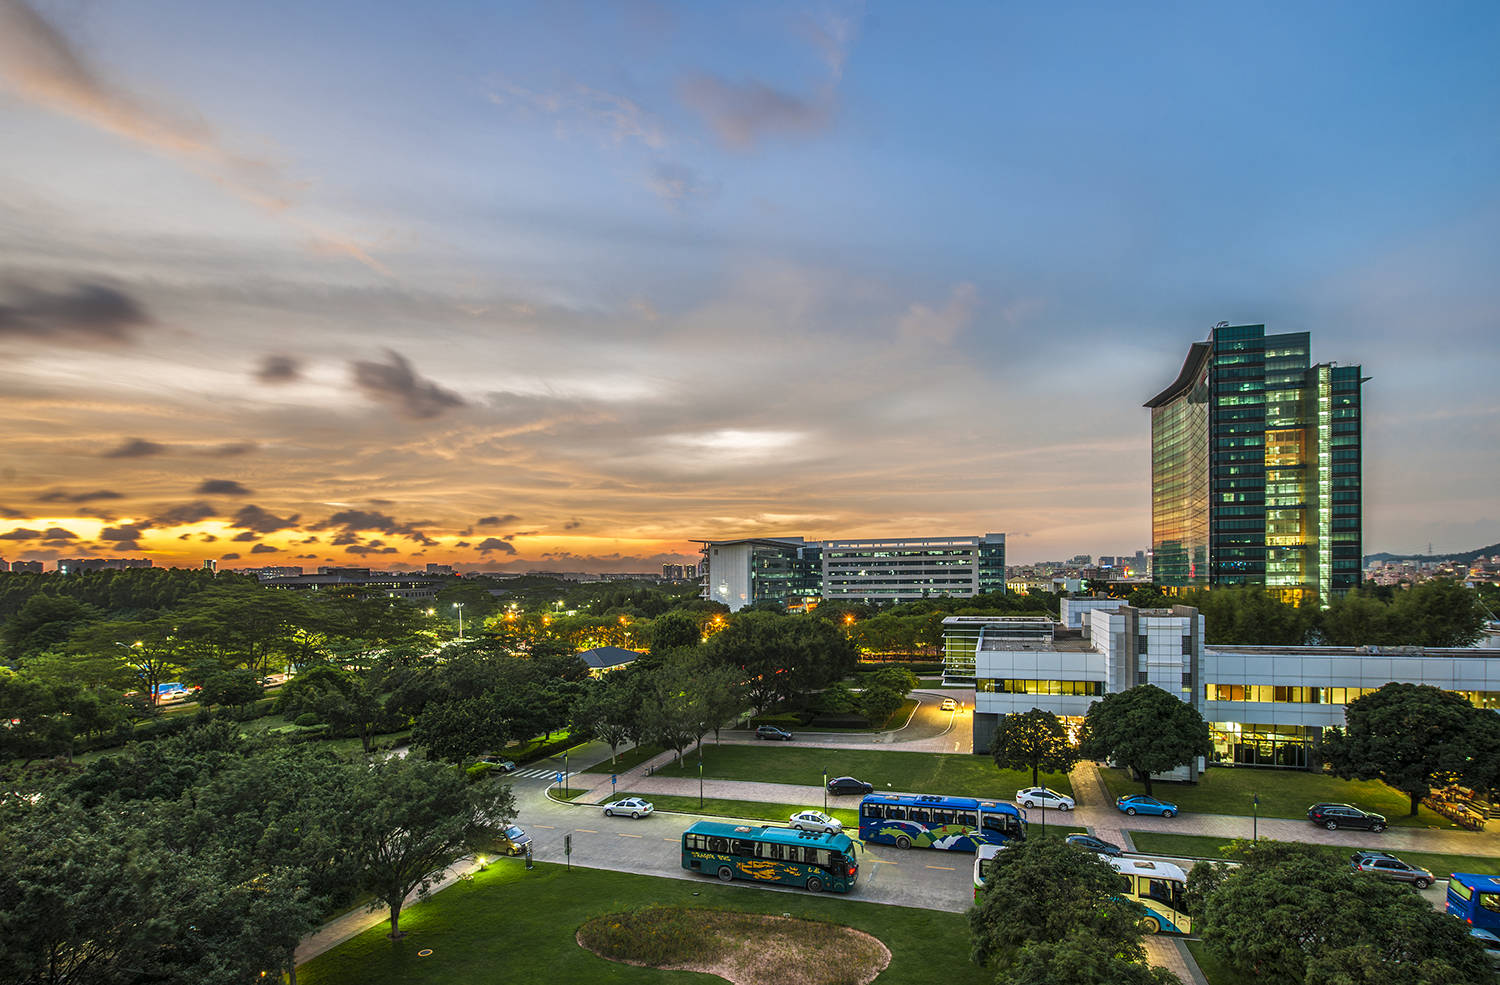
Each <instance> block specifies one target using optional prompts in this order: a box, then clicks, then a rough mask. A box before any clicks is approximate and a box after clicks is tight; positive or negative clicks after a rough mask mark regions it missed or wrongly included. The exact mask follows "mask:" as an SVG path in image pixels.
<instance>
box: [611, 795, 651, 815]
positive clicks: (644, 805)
mask: <svg viewBox="0 0 1500 985" xmlns="http://www.w3.org/2000/svg"><path fill="white" fill-rule="evenodd" d="M654 810H656V808H655V807H652V806H651V804H650V803H649V802H648V801H644V800H642V799H641V798H639V797H626V798H625V799H624V800H617V801H615V802H614V803H613V804H605V805H604V816H605V817H614V816H615V815H616V814H629V815H630V816H631V817H633V818H636V817H645V816H646V815H647V814H650V813H651V812H652V811H654Z"/></svg>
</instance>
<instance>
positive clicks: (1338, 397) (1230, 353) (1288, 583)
mask: <svg viewBox="0 0 1500 985" xmlns="http://www.w3.org/2000/svg"><path fill="white" fill-rule="evenodd" d="M1310 351H1311V350H1310V345H1309V341H1308V333H1306V332H1294V333H1287V334H1282V335H1267V334H1266V331H1265V326H1264V325H1237V326H1231V325H1228V324H1227V323H1220V324H1219V325H1216V326H1215V327H1214V328H1213V329H1212V330H1211V331H1210V332H1209V336H1208V339H1207V341H1204V342H1195V343H1193V345H1192V347H1191V348H1190V349H1189V351H1188V356H1187V359H1186V360H1185V361H1184V363H1183V365H1182V370H1181V372H1179V373H1178V376H1177V379H1176V380H1174V381H1173V382H1172V384H1171V386H1169V387H1167V388H1166V389H1165V390H1163V391H1162V392H1161V393H1159V394H1157V395H1156V396H1155V397H1152V398H1151V399H1150V400H1149V401H1147V402H1146V406H1147V407H1149V408H1150V409H1151V541H1152V551H1153V558H1152V564H1153V566H1152V578H1153V581H1154V582H1155V584H1156V585H1158V586H1160V587H1163V588H1184V587H1207V586H1212V585H1264V586H1266V587H1267V588H1279V589H1282V590H1284V592H1285V594H1286V595H1287V597H1289V598H1294V597H1296V596H1297V595H1298V594H1299V593H1301V592H1306V591H1311V592H1316V593H1317V595H1318V597H1319V598H1320V599H1323V600H1325V601H1326V600H1327V599H1329V598H1332V597H1334V596H1336V595H1341V594H1343V593H1344V592H1347V591H1348V590H1349V589H1351V588H1353V587H1355V586H1357V585H1358V584H1359V581H1360V560H1361V558H1360V553H1361V550H1362V539H1361V538H1362V530H1361V516H1362V513H1361V439H1360V407H1361V386H1362V385H1363V383H1364V382H1365V380H1364V378H1362V377H1361V376H1360V367H1359V366H1337V365H1334V364H1332V363H1318V364H1316V365H1313V364H1311V362H1310Z"/></svg>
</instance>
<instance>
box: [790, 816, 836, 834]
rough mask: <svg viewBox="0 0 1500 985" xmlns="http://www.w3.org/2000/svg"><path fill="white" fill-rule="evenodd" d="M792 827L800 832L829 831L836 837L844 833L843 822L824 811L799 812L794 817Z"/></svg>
mask: <svg viewBox="0 0 1500 985" xmlns="http://www.w3.org/2000/svg"><path fill="white" fill-rule="evenodd" d="M791 825H792V827H794V828H796V829H797V830H798V831H827V832H828V833H829V834H836V835H838V834H843V833H844V824H843V822H842V821H840V820H839V819H838V818H836V817H829V816H828V815H827V814H824V813H823V812H822V811H798V812H797V813H795V814H793V815H792V818H791Z"/></svg>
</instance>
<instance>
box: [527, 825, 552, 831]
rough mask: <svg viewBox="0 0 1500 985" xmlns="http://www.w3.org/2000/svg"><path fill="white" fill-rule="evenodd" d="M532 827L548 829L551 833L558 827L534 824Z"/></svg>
mask: <svg viewBox="0 0 1500 985" xmlns="http://www.w3.org/2000/svg"><path fill="white" fill-rule="evenodd" d="M532 827H533V828H546V829H547V830H548V831H551V830H552V829H553V828H555V827H557V825H555V824H533V825H532Z"/></svg>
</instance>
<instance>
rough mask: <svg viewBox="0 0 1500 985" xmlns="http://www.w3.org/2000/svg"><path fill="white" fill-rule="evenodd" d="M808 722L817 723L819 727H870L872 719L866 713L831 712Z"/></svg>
mask: <svg viewBox="0 0 1500 985" xmlns="http://www.w3.org/2000/svg"><path fill="white" fill-rule="evenodd" d="M807 724H809V725H816V726H817V727H818V728H869V727H870V720H869V719H868V718H866V717H865V716H864V715H852V714H851V715H833V714H829V715H819V716H818V717H817V718H814V719H813V720H812V721H810V722H808V723H807Z"/></svg>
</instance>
